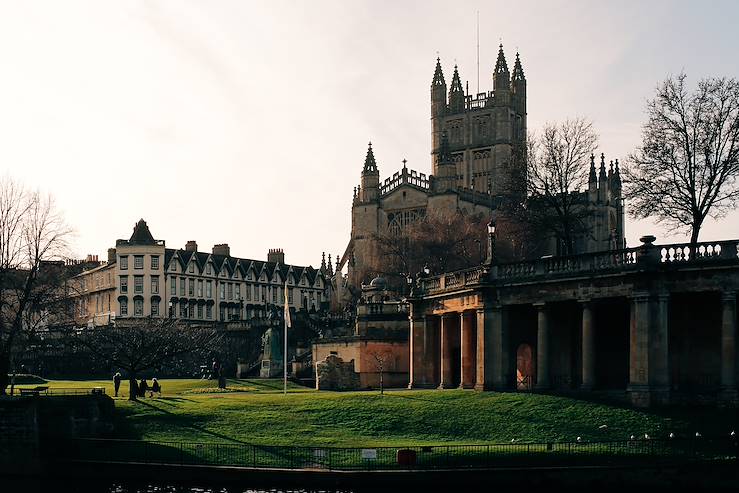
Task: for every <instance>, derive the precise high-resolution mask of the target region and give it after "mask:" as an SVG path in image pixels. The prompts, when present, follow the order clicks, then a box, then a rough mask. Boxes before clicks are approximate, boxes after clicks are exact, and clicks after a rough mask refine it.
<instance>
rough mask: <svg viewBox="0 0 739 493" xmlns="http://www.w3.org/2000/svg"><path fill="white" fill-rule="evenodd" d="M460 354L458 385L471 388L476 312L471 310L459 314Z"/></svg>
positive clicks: (473, 383) (473, 373)
mask: <svg viewBox="0 0 739 493" xmlns="http://www.w3.org/2000/svg"><path fill="white" fill-rule="evenodd" d="M460 318H461V323H460V330H461V333H460V345H459V348H460V356H461V368H460V379H459V387H460V388H463V389H471V388H473V387H474V386H475V367H476V366H477V365H476V362H475V359H476V358H475V356H476V354H475V353H476V351H475V339H476V338H475V319H476V318H477V317H476V314H475V312H472V311H466V312H463V313H462V315H461V316H460Z"/></svg>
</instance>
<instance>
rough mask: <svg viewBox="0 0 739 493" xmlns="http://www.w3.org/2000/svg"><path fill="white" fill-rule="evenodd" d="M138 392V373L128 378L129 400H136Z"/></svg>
mask: <svg viewBox="0 0 739 493" xmlns="http://www.w3.org/2000/svg"><path fill="white" fill-rule="evenodd" d="M138 393H139V385H138V384H137V383H136V375H131V376H130V377H129V378H128V400H129V401H135V400H136V396H137V395H138Z"/></svg>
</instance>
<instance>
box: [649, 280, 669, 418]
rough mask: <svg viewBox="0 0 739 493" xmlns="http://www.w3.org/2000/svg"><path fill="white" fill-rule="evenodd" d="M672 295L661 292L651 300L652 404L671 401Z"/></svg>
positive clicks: (650, 365)
mask: <svg viewBox="0 0 739 493" xmlns="http://www.w3.org/2000/svg"><path fill="white" fill-rule="evenodd" d="M669 307H670V295H669V294H668V293H660V294H658V295H657V298H656V300H653V301H652V302H651V306H650V317H649V321H650V324H651V328H650V332H649V393H650V399H649V400H650V404H654V403H658V404H668V403H669V401H670V381H671V378H670V352H669V343H670V325H669V320H670V310H669Z"/></svg>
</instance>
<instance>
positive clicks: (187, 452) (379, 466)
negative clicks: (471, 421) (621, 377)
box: [52, 437, 737, 471]
mask: <svg viewBox="0 0 739 493" xmlns="http://www.w3.org/2000/svg"><path fill="white" fill-rule="evenodd" d="M60 447H63V448H60ZM54 448H55V449H56V450H55V451H54V452H53V457H52V458H53V459H54V460H61V461H73V462H111V463H144V464H159V465H199V466H203V465H210V466H232V467H245V468H262V469H273V468H274V469H325V470H338V471H352V470H394V469H395V470H406V469H420V470H434V469H491V468H500V467H536V466H547V467H551V466H572V465H578V466H581V465H582V466H586V465H592V466H607V465H638V464H644V463H645V461H648V462H649V463H650V464H655V463H680V462H690V461H695V460H711V459H736V458H737V442H736V440H735V438H733V437H728V438H716V439H708V438H702V437H701V438H672V439H669V438H667V439H635V440H622V441H597V442H594V441H575V442H544V443H518V442H512V443H498V444H487V445H434V446H410V447H366V448H345V447H296V446H266V445H251V444H240V443H195V442H168V441H139V440H108V439H73V440H69V441H67V442H62V443H58V444H56V446H55V447H54Z"/></svg>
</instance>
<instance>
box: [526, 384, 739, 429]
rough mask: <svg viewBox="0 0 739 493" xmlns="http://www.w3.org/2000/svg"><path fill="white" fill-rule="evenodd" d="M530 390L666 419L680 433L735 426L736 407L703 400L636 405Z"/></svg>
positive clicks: (738, 424) (738, 413)
mask: <svg viewBox="0 0 739 493" xmlns="http://www.w3.org/2000/svg"><path fill="white" fill-rule="evenodd" d="M532 393H533V394H538V395H546V396H549V397H559V398H565V399H572V400H574V401H578V402H585V403H589V404H597V405H602V406H608V407H610V408H613V409H620V410H628V411H636V412H639V413H642V414H644V415H647V416H652V417H655V418H660V419H663V420H669V421H671V422H672V423H673V424H674V425H675V427H676V428H677V429H680V430H682V432H683V433H689V434H690V435H692V434H693V433H694V432H700V433H701V434H703V435H706V434H710V435H715V436H724V435H726V434H727V433H729V432H730V431H732V430H737V429H738V428H739V408H736V407H734V408H730V407H728V408H727V407H719V406H716V405H715V404H713V405H711V404H706V405H702V406H701V405H680V404H673V405H669V406H664V405H662V406H653V407H648V408H638V407H634V406H633V405H631V404H630V403H629V402H626V401H624V400H620V399H616V398H614V397H609V396H608V395H598V394H590V395H587V394H582V393H575V392H573V393H564V394H554V393H549V392H546V393H539V392H532Z"/></svg>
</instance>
